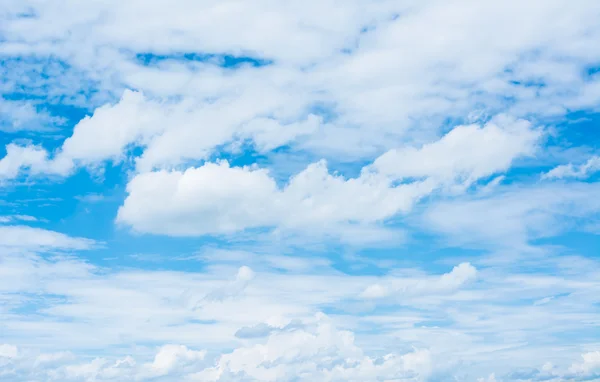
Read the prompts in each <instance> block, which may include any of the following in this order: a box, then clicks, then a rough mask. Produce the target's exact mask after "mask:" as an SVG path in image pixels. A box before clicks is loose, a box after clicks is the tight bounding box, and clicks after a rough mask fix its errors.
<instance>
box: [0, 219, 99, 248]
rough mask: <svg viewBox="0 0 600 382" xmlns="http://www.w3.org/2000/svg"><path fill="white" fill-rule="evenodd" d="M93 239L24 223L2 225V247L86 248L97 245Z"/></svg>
mask: <svg viewBox="0 0 600 382" xmlns="http://www.w3.org/2000/svg"><path fill="white" fill-rule="evenodd" d="M97 245H98V243H97V242H95V241H94V240H91V239H85V238H78V237H70V236H68V235H65V234H63V233H60V232H55V231H49V230H46V229H42V228H34V227H29V226H24V225H8V226H7V225H0V247H4V248H9V249H24V250H29V249H32V250H35V249H46V250H52V249H58V250H84V249H89V248H92V247H94V246H97Z"/></svg>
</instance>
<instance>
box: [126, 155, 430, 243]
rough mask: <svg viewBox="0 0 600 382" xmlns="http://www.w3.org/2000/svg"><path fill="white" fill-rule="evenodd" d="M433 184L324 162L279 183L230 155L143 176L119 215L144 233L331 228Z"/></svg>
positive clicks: (382, 213) (400, 207) (405, 200)
mask: <svg viewBox="0 0 600 382" xmlns="http://www.w3.org/2000/svg"><path fill="white" fill-rule="evenodd" d="M431 190H432V185H430V184H429V183H427V182H416V183H413V184H408V185H400V186H396V187H391V186H390V181H389V180H387V179H385V178H382V177H380V176H377V175H371V174H365V175H363V176H361V177H359V178H353V179H345V178H344V177H342V176H338V175H331V174H330V173H329V171H328V169H327V167H326V164H325V162H324V161H321V162H318V163H314V164H312V165H309V166H308V167H307V168H306V169H305V170H304V171H302V172H300V173H299V174H297V175H295V176H294V177H293V178H291V179H290V181H289V183H288V184H287V185H286V186H285V187H284V188H279V187H278V186H277V184H276V182H275V180H274V179H273V178H271V177H270V175H269V174H268V172H267V171H266V170H264V169H257V168H252V167H243V168H241V167H230V166H229V164H228V163H227V162H225V161H222V162H220V163H207V164H205V165H204V166H202V167H198V168H189V169H187V170H185V171H184V172H181V171H171V172H168V171H159V172H150V173H143V174H140V175H137V176H135V177H134V178H133V179H132V180H131V181H130V182H129V184H128V187H127V191H128V194H129V195H128V197H127V199H126V200H125V202H124V204H123V206H122V207H121V208H120V209H119V212H118V216H117V221H118V222H120V223H126V224H128V225H131V226H132V227H133V228H134V229H135V230H137V231H140V232H150V233H162V234H170V235H202V234H207V233H230V232H236V231H241V230H244V229H248V228H257V227H271V226H282V227H283V228H286V227H287V228H297V227H301V228H306V227H314V228H316V227H319V228H324V229H327V228H328V227H330V226H334V227H335V226H336V225H337V224H343V223H358V224H361V223H370V222H375V221H378V220H382V219H385V218H388V217H391V216H393V215H394V214H395V213H397V212H398V211H406V210H408V209H410V208H411V207H412V205H413V204H414V202H415V201H416V200H418V199H419V198H420V197H421V196H423V195H426V194H427V193H429V192H431ZM356 195H361V197H360V198H358V199H356V198H355V196H356Z"/></svg>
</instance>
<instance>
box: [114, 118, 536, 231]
mask: <svg viewBox="0 0 600 382" xmlns="http://www.w3.org/2000/svg"><path fill="white" fill-rule="evenodd" d="M500 121H501V122H502V123H501V125H500V126H499V125H498V124H496V123H495V122H491V123H489V124H487V125H485V126H476V125H471V126H460V127H457V128H456V129H454V130H452V131H451V132H450V133H448V134H447V135H446V136H444V137H443V138H442V139H440V140H439V141H437V142H434V143H431V144H429V145H425V146H423V147H422V148H420V149H414V148H406V149H402V150H395V151H391V152H388V153H386V154H384V155H383V156H381V157H379V158H378V159H377V160H376V161H375V162H374V163H373V164H372V165H370V166H366V167H364V168H363V170H362V172H361V174H360V176H358V177H356V178H349V179H346V178H344V177H343V176H340V175H336V174H333V175H332V174H331V173H330V172H329V170H328V168H327V166H326V163H325V162H324V161H320V162H317V163H313V164H311V165H309V166H308V167H307V168H306V169H304V170H303V171H301V172H300V173H298V174H296V175H295V176H293V177H292V178H291V179H290V180H289V182H288V184H286V185H285V186H284V187H279V186H278V185H277V183H276V181H275V179H273V178H272V177H271V176H270V175H269V173H268V171H267V170H265V169H258V168H255V167H243V168H241V167H231V166H229V164H228V163H227V162H225V161H222V162H220V163H206V164H205V165H203V166H201V167H198V168H188V169H187V170H185V171H165V170H163V171H155V172H148V173H141V174H138V175H136V176H135V177H134V178H133V179H132V180H131V181H130V182H129V184H128V187H127V191H128V194H129V195H128V197H127V199H126V200H125V202H124V204H123V206H122V207H121V208H120V209H119V213H118V216H117V221H118V222H121V223H126V224H128V225H130V226H132V227H133V228H134V229H135V230H137V231H139V232H149V233H163V234H169V235H202V234H210V233H231V232H236V231H242V230H244V229H248V228H258V227H280V228H284V229H285V228H292V229H298V228H300V229H315V228H317V227H318V228H317V229H320V230H321V231H322V232H333V233H336V231H339V229H340V225H342V226H344V225H346V226H348V225H351V224H359V225H365V224H373V223H376V222H381V221H383V220H385V219H387V218H390V217H393V216H394V215H396V214H398V213H400V212H407V211H409V210H410V209H411V208H412V207H413V205H414V204H415V203H416V202H418V201H419V199H420V198H422V197H424V196H426V195H429V194H431V193H432V192H433V191H434V190H435V189H436V188H438V187H440V186H448V187H452V186H459V187H466V186H469V185H470V184H472V183H474V182H476V181H477V180H479V179H481V178H484V177H487V176H489V175H492V174H495V173H498V172H501V171H505V170H507V169H508V167H509V166H510V164H511V162H512V161H514V160H515V159H517V158H520V157H523V156H526V155H531V154H532V153H533V152H534V150H535V148H536V144H537V141H538V139H539V137H540V133H539V132H538V131H536V130H535V129H533V128H532V126H531V125H530V124H529V123H527V122H524V121H512V120H507V119H505V118H500ZM469 147H475V148H476V149H468V148H469ZM406 178H410V179H411V180H409V181H408V182H404V180H405V179H406ZM414 178H419V179H418V180H416V181H414V180H412V179H414ZM395 182H396V183H397V182H400V184H396V185H394V183H395Z"/></svg>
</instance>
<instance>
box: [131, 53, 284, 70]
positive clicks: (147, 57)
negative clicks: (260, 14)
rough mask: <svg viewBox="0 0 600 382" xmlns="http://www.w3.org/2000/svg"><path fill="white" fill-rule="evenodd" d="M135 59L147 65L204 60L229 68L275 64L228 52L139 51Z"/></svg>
mask: <svg viewBox="0 0 600 382" xmlns="http://www.w3.org/2000/svg"><path fill="white" fill-rule="evenodd" d="M135 60H136V61H137V62H138V63H139V64H141V65H145V66H157V65H159V64H160V63H161V62H164V61H183V62H203V63H209V64H212V65H216V66H220V67H223V68H227V69H238V68H240V67H242V66H250V67H254V68H259V67H262V66H267V65H271V64H273V61H272V60H268V59H262V58H256V57H251V56H233V55H227V54H213V53H193V52H182V53H173V54H156V53H137V54H136V55H135Z"/></svg>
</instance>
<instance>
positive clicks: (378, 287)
mask: <svg viewBox="0 0 600 382" xmlns="http://www.w3.org/2000/svg"><path fill="white" fill-rule="evenodd" d="M476 276H477V269H476V268H475V267H474V266H472V265H471V264H469V263H462V264H459V265H457V266H455V267H454V268H453V269H452V271H451V272H449V273H446V274H443V275H442V276H440V277H436V278H430V279H428V280H423V279H418V280H411V279H410V278H408V277H407V278H406V279H401V278H394V279H393V280H392V281H390V282H388V283H387V284H386V285H382V284H373V285H370V286H369V287H367V288H366V289H365V290H364V291H363V292H362V293H361V294H360V297H362V298H365V299H379V298H384V297H390V296H391V295H393V296H395V297H396V298H405V297H407V296H410V297H413V296H418V295H424V294H438V293H450V292H453V291H455V290H456V289H458V288H459V287H461V286H462V285H463V284H466V283H468V282H470V281H473V280H474V279H475V278H476Z"/></svg>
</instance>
